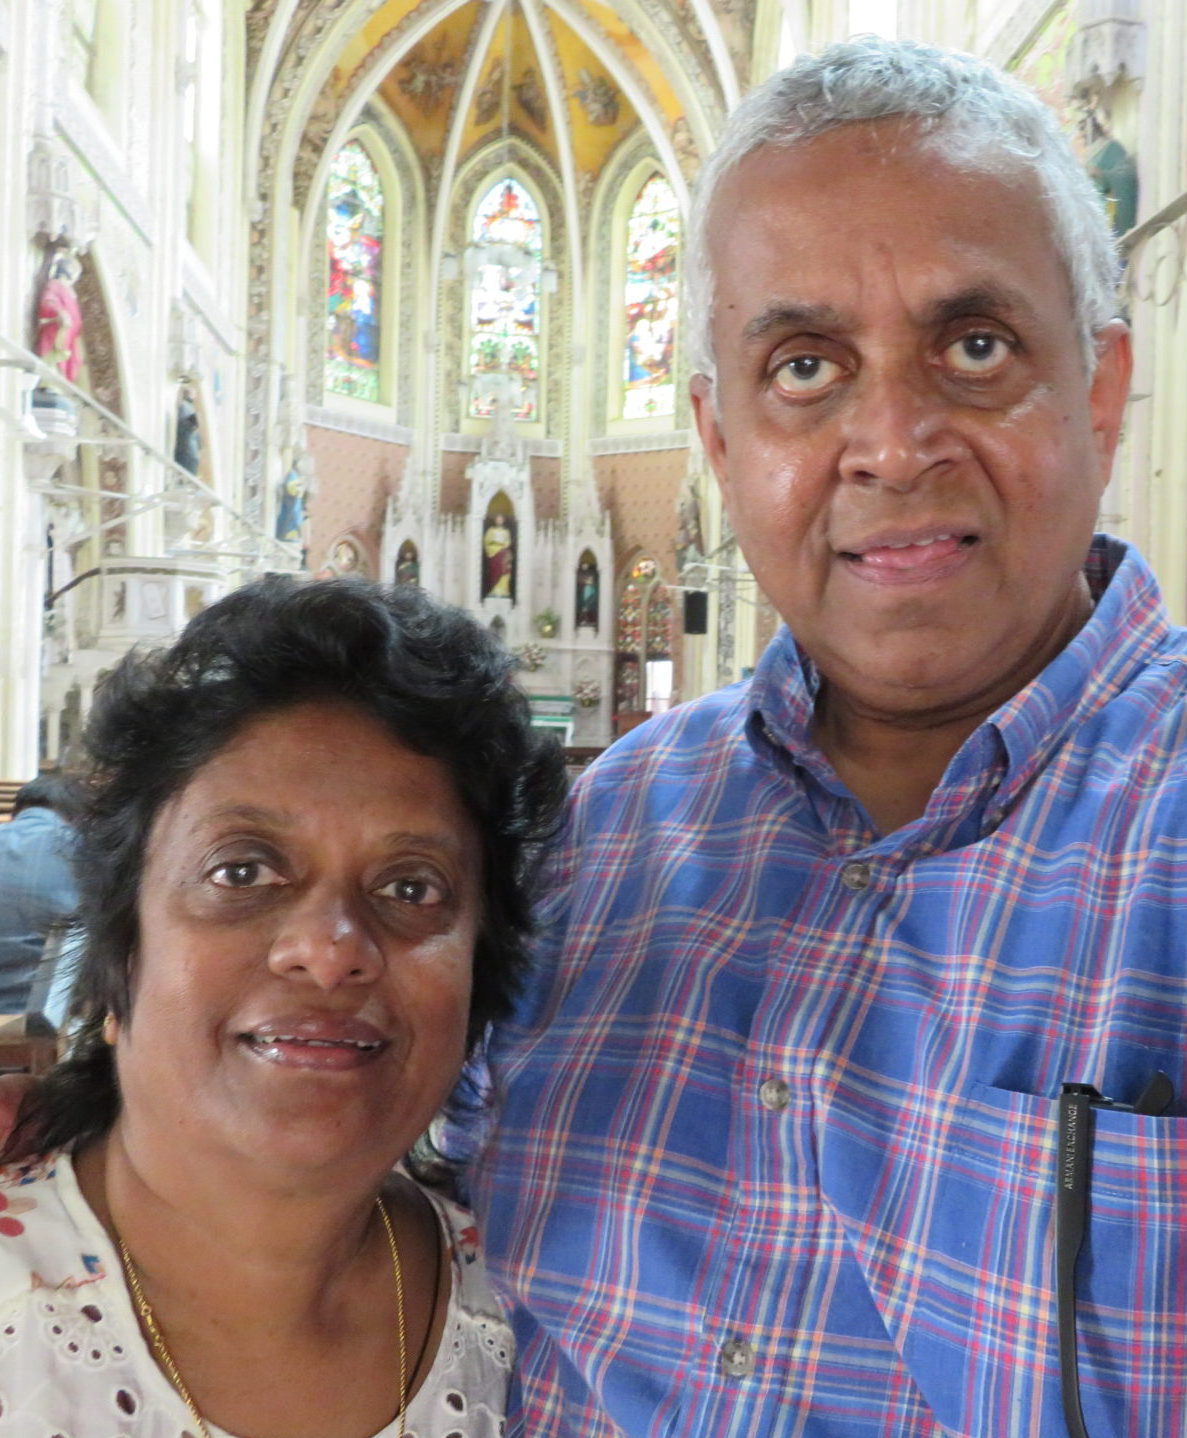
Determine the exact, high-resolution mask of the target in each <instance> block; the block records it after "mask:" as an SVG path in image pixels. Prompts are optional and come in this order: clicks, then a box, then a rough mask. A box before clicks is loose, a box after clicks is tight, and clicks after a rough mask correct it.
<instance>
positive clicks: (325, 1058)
mask: <svg viewBox="0 0 1187 1438" xmlns="http://www.w3.org/2000/svg"><path fill="white" fill-rule="evenodd" d="M239 1041H240V1042H241V1043H242V1044H243V1045H244V1046H245V1047H246V1049H247V1051H248V1053H250V1054H251V1055H252V1057H253V1058H259V1059H263V1060H264V1061H265V1062H267V1063H274V1064H281V1065H285V1066H288V1067H291V1068H303V1069H322V1070H328V1071H340V1070H344V1069H356V1068H364V1067H366V1066H367V1065H368V1064H371V1063H374V1062H375V1060H376V1059H377V1058H379V1056H380V1055H381V1054H382V1053H383V1051H384V1049H386V1048H387V1046H388V1041H387V1039H386V1037H385V1036H384V1035H383V1034H382V1033H381V1032H380V1030H379V1029H377V1028H376V1027H375V1026H374V1025H373V1024H370V1023H367V1022H366V1021H365V1020H362V1019H355V1018H345V1017H343V1018H339V1017H333V1016H310V1015H306V1016H303V1017H300V1018H283V1019H275V1020H268V1021H267V1022H265V1023H261V1024H256V1025H255V1026H254V1027H252V1028H250V1029H247V1030H245V1031H244V1032H242V1033H241V1034H240V1035H239Z"/></svg>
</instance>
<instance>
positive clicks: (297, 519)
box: [276, 464, 308, 544]
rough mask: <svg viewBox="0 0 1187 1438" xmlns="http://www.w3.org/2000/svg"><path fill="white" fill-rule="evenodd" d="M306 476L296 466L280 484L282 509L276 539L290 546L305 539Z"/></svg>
mask: <svg viewBox="0 0 1187 1438" xmlns="http://www.w3.org/2000/svg"><path fill="white" fill-rule="evenodd" d="M307 492H308V486H307V485H306V483H305V476H304V475H303V474H302V473H301V472H300V470H299V469H298V468H297V466H296V465H295V464H294V465H293V467H292V468H291V469H290V470H289V472H288V473H287V474H286V475H285V477H284V479H283V480H282V481H281V484H280V507H279V508H278V509H277V511H276V537H277V539H282V540H284V541H286V542H287V543H290V544H299V543H300V542H301V540H302V538H303V537H304V528H305V495H306V494H307Z"/></svg>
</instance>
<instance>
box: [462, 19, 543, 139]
mask: <svg viewBox="0 0 1187 1438" xmlns="http://www.w3.org/2000/svg"><path fill="white" fill-rule="evenodd" d="M508 57H510V63H509V62H508ZM481 65H482V69H481V73H480V76H479V80H478V85H477V87H476V88H475V91H474V101H473V104H472V105H471V107H470V114H469V118H468V119H467V122H466V128H465V132H464V133H463V135H462V151H461V152H462V154H463V155H465V154H469V152H470V151H471V150H472V149H474V148H475V147H476V146H477V145H480V144H483V143H484V142H485V141H487V140H490V139H492V138H494V137H495V136H497V135H499V134H501V133H502V131H503V128H504V125H506V128H507V130H508V132H509V133H513V134H519V135H522V136H524V138H525V139H527V140H530V141H531V142H532V143H533V144H534V145H536V146H538V147H539V148H540V149H542V150H544V151H545V153H546V154H548V155H549V156H550V157H551V158H552V159H553V160H555V159H556V157H557V130H556V120H555V117H554V116H553V115H552V114H551V112H550V109H549V104H548V94H547V91H546V90H545V88H544V74H545V68H544V65H543V63H542V61H541V59H540V56H539V55H538V54H537V53H536V47H535V45H534V44H533V42H532V35H531V31H530V30H529V29H528V26H527V22H526V21H525V20H524V18H523V14H522V13H521V12H520V11H519V9H518V8H516V10H515V13H514V15H513V16H511V17H510V18H508V17H504V18H503V19H502V20H500V22H499V24H498V25H497V26H496V27H495V30H494V33H493V34H492V36H491V42H490V48H489V49H488V50H487V52H486V54H485V55H484V56H483V57H482V61H481Z"/></svg>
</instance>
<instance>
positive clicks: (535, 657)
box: [514, 644, 548, 674]
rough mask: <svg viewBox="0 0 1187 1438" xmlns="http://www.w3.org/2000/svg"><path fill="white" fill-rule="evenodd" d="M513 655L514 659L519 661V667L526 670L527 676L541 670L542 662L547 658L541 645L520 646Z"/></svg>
mask: <svg viewBox="0 0 1187 1438" xmlns="http://www.w3.org/2000/svg"><path fill="white" fill-rule="evenodd" d="M514 653H515V657H516V659H518V660H519V667H520V668H521V669H526V670H527V671H528V673H529V674H533V673H535V671H536V670H537V669H539V668H541V667H542V666H543V664H544V660H545V659H546V658H547V657H548V656H547V655H546V654H545V652H544V646H543V645H542V644H521V645H520V646H519V648H518V649H516V650H515V651H514Z"/></svg>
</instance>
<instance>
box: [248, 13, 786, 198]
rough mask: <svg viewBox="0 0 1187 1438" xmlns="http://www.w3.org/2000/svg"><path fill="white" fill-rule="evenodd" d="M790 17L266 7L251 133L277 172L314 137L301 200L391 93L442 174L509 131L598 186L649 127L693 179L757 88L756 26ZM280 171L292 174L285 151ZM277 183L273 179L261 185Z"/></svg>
mask: <svg viewBox="0 0 1187 1438" xmlns="http://www.w3.org/2000/svg"><path fill="white" fill-rule="evenodd" d="M778 8H779V6H778V0H620V3H617V4H603V3H600V0H419V3H415V0H255V3H253V4H250V5H249V7H248V14H247V36H248V65H249V75H250V78H251V84H252V97H253V98H252V111H251V112H249V122H250V119H251V117H252V115H253V114H254V117H255V118H256V119H257V120H258V121H259V122H261V123H262V125H263V136H262V139H263V144H262V146H261V149H262V156H261V163H262V165H263V164H267V161H268V158H269V156H268V153H267V152H268V148H269V147H268V140H269V137H270V135H271V137H272V138H273V139H275V132H276V130H277V129H281V128H283V129H284V130H286V131H288V132H289V133H290V135H291V133H292V131H293V129H294V127H299V128H300V140H299V150H300V152H302V153H303V155H304V159H302V154H301V153H298V154H297V155H295V157H294V158H295V164H296V169H297V177H296V181H295V197H296V199H297V202H298V204H300V203H301V202H302V200H303V198H304V192H303V190H302V170H304V172H305V173H306V176H310V177H311V175H312V171H313V170H314V169H316V168H317V164H318V161H319V160H320V159H321V155H322V152H323V151H324V148H325V145H326V142H327V141H328V140H329V139H330V136H331V132H333V134H334V137H335V138H337V137H338V136H339V135H340V134H341V132H342V129H343V124H344V123H345V121H349V120H350V119H353V118H354V117H355V116H357V115H358V114H359V113H360V111H361V109H362V107H363V105H364V104H365V103H366V102H367V100H369V99H370V98H371V97H372V96H376V95H377V96H379V97H380V98H381V99H382V100H383V101H384V103H385V104H386V106H387V107H388V108H389V109H390V111H391V112H392V113H393V114H394V115H395V116H396V117H397V119H398V120H399V121H400V122H401V123H402V127H403V128H404V130H405V132H406V134H407V136H408V137H409V140H410V142H411V144H412V146H413V148H414V150H415V151H416V153H417V154H418V156H419V157H420V160H421V162H422V164H423V166H424V169H425V173H426V174H427V175H429V176H430V177H434V178H435V177H436V176H438V175H440V173H441V171H442V169H443V168H444V169H445V170H446V171H449V170H451V169H452V170H456V168H457V167H458V166H460V165H464V164H465V162H466V159H467V157H468V156H469V155H470V154H471V153H473V151H474V150H475V149H477V148H479V147H481V146H483V145H484V144H487V143H489V142H490V141H491V140H492V139H493V138H496V137H498V136H500V135H503V136H514V137H515V138H516V139H519V140H522V141H523V142H525V143H527V144H529V145H530V146H531V147H532V148H534V149H535V150H536V151H538V152H539V153H541V154H542V155H543V156H545V157H546V158H547V159H548V160H550V161H551V163H552V164H553V165H554V167H555V168H556V169H557V170H558V172H560V173H561V174H562V175H564V176H566V177H567V179H566V183H568V184H573V185H576V186H582V185H585V184H588V183H589V182H590V180H592V178H594V177H596V175H597V174H598V173H599V172H600V171H601V169H602V167H603V166H604V165H605V163H606V162H607V160H608V159H609V157H610V156H611V155H612V154H613V153H614V152H615V150H616V148H617V147H618V146H619V145H620V144H621V143H622V142H623V141H624V139H626V138H627V137H628V136H630V135H632V134H634V133H636V132H637V131H638V130H639V129H640V128H642V129H643V130H645V131H646V133H647V135H648V137H649V140H650V143H651V145H652V148H653V149H654V150H655V152H656V153H657V154H658V156H659V157H660V158H661V160H662V161H664V163H665V164H666V166H667V168H668V169H669V171H670V172H671V173H672V174H673V175H674V176H677V175H680V174H683V175H684V177H685V178H689V177H690V176H691V174H692V172H693V171H694V170H695V168H696V165H697V161H698V157H699V155H700V154H701V153H703V152H704V151H705V150H706V149H707V148H708V147H709V146H710V145H711V143H712V138H713V136H714V134H715V133H716V131H717V129H718V127H719V126H720V123H721V120H722V118H723V116H724V114H725V112H726V111H727V110H728V109H729V108H730V107H731V106H732V104H733V103H734V102H735V100H736V99H737V97H738V95H739V94H740V93H741V91H743V90H744V89H745V88H746V86H747V84H748V82H749V80H750V67H751V59H752V52H753V49H754V37H755V29H756V24H758V23H760V22H761V17H762V15H763V14H764V12H767V11H772V10H773V11H775V12H777V11H778ZM269 110H271V111H272V115H271V123H269V115H268V111H269ZM273 148H274V149H277V150H279V151H283V150H284V149H285V148H286V147H285V146H283V145H280V146H278V147H277V146H274V147H273ZM289 149H290V153H292V147H291V146H290V147H289ZM276 159H277V160H278V161H279V162H280V163H281V164H282V165H283V163H284V156H283V154H280V153H278V154H277V155H276ZM276 178H277V177H276V176H265V175H264V174H263V173H260V175H259V179H260V181H261V182H262V184H261V188H262V189H263V190H265V191H266V190H268V189H270V188H272V185H273V184H274V183H275V180H276ZM281 183H282V184H283V180H282V181H281Z"/></svg>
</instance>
